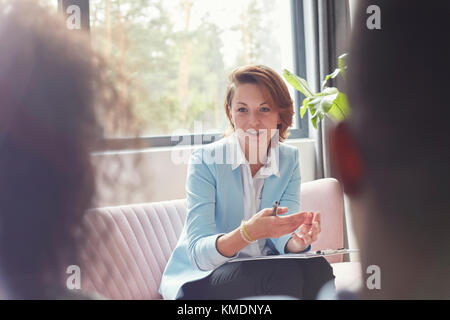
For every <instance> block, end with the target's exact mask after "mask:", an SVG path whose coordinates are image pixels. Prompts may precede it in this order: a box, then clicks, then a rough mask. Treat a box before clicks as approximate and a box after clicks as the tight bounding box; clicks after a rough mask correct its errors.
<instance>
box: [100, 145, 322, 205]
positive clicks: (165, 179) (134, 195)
mask: <svg viewBox="0 0 450 320" xmlns="http://www.w3.org/2000/svg"><path fill="white" fill-rule="evenodd" d="M286 143H287V144H290V145H294V146H296V147H297V148H298V149H299V156H300V157H299V161H300V170H301V176H302V182H307V181H311V180H314V169H315V168H314V166H315V164H314V163H315V162H314V140H312V139H292V140H287V142H286ZM193 149H194V148H193V147H191V146H181V147H171V148H151V149H145V150H142V151H138V152H136V151H121V152H106V153H99V154H94V155H93V157H92V159H93V162H94V165H95V166H96V167H97V174H98V179H97V181H99V183H98V198H97V200H96V203H95V206H97V207H103V206H113V205H121V204H130V203H142V202H153V201H163V200H172V199H180V198H185V197H186V194H185V182H186V175H187V167H188V164H187V160H188V159H189V154H190V153H191V152H192V150H193ZM183 154H184V157H185V158H186V159H187V160H186V161H184V162H183V163H181V164H177V163H175V162H174V161H173V160H172V159H174V158H175V159H176V158H178V157H181V156H183Z"/></svg>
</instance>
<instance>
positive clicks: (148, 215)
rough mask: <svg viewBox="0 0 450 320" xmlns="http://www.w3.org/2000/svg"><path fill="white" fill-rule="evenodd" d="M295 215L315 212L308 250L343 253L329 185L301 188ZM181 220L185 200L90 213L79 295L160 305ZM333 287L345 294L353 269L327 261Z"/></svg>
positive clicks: (338, 213)
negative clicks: (318, 218)
mask: <svg viewBox="0 0 450 320" xmlns="http://www.w3.org/2000/svg"><path fill="white" fill-rule="evenodd" d="M301 199H302V200H301V210H302V211H314V212H321V215H322V232H321V235H320V236H319V239H318V240H317V241H316V242H315V243H314V244H313V246H312V249H313V250H320V249H327V248H331V249H337V248H340V247H343V194H342V190H341V188H340V184H339V183H338V182H337V181H336V180H335V179H321V180H316V181H312V182H307V183H303V184H302V187H301ZM185 218H186V199H180V200H172V201H163V202H154V203H144V204H132V205H124V206H116V207H105V208H97V209H91V210H89V211H88V212H87V214H86V217H85V223H84V225H83V226H84V228H82V233H81V234H80V236H81V238H82V240H83V241H84V245H83V248H82V250H81V253H80V254H81V255H80V257H81V285H82V290H85V291H87V292H96V293H98V294H100V295H102V296H104V297H106V298H109V299H161V296H160V295H159V293H158V288H159V284H160V282H161V277H162V274H163V272H164V268H165V266H166V263H167V261H168V259H169V257H170V255H171V253H172V251H173V249H174V248H175V246H176V243H177V240H178V237H179V235H180V234H181V231H182V228H183V225H184V221H185ZM327 259H328V261H329V262H330V263H331V264H332V266H333V270H334V274H335V276H336V286H337V287H338V289H339V288H349V287H351V286H353V285H354V283H356V281H357V280H356V279H357V275H359V272H357V270H358V266H357V264H355V263H342V256H330V257H327Z"/></svg>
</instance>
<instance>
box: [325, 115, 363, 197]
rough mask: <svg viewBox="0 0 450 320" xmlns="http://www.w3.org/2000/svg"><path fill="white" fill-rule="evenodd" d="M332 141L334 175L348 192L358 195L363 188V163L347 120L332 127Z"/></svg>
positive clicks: (351, 194) (350, 194)
mask: <svg viewBox="0 0 450 320" xmlns="http://www.w3.org/2000/svg"><path fill="white" fill-rule="evenodd" d="M330 142H331V144H330V147H331V150H330V151H331V159H332V161H331V164H332V170H333V175H334V176H336V178H337V179H338V180H339V181H341V183H342V184H343V187H344V191H345V193H346V194H348V195H349V196H355V195H358V194H359V193H360V192H361V189H362V179H363V163H362V158H361V154H360V150H359V149H358V147H357V145H356V142H355V139H354V138H353V136H352V134H351V132H350V130H349V128H348V125H347V124H346V123H345V122H340V123H338V124H337V125H336V127H335V128H333V129H332V132H331V137H330Z"/></svg>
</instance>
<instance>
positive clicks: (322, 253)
mask: <svg viewBox="0 0 450 320" xmlns="http://www.w3.org/2000/svg"><path fill="white" fill-rule="evenodd" d="M357 252H359V250H358V249H344V248H340V249H325V250H318V251H308V252H305V253H286V254H278V255H269V256H255V257H236V258H233V259H231V260H228V261H227V262H226V263H232V262H239V261H251V260H271V259H311V258H316V257H327V256H334V255H338V254H349V253H357Z"/></svg>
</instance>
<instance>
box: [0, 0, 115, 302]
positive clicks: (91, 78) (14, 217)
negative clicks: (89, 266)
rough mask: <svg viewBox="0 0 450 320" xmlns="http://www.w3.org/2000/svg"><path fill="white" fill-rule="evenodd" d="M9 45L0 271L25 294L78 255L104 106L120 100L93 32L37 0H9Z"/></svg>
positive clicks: (1, 73) (54, 279) (3, 70)
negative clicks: (69, 24)
mask: <svg viewBox="0 0 450 320" xmlns="http://www.w3.org/2000/svg"><path fill="white" fill-rule="evenodd" d="M55 14H56V13H55ZM0 44H1V45H0V277H1V278H2V281H3V282H6V283H7V285H8V286H9V287H10V289H11V290H12V291H13V292H14V295H15V297H19V298H39V297H45V288H46V287H47V286H55V285H57V284H58V283H59V284H64V283H65V282H64V277H65V276H67V275H65V270H66V267H67V265H62V263H61V261H69V263H70V262H72V263H73V262H74V261H75V260H74V259H76V253H77V249H76V247H77V246H76V242H75V241H74V237H75V235H74V231H75V230H76V229H77V227H78V226H79V224H80V221H81V219H82V217H83V214H84V212H85V210H86V209H88V208H89V207H90V206H91V205H92V201H93V199H94V195H95V184H94V175H93V167H92V165H91V160H90V152H91V151H92V150H93V147H94V145H96V144H97V143H98V142H99V141H100V139H101V138H102V137H103V128H102V126H101V125H100V123H99V121H98V108H102V107H106V106H107V107H108V108H109V109H103V110H102V111H101V112H103V114H109V113H110V112H113V110H116V109H117V108H116V105H117V104H118V103H117V101H119V99H117V97H118V93H117V92H116V90H115V89H113V88H112V87H111V86H110V85H109V80H108V79H109V76H108V75H107V73H108V72H109V71H108V70H107V69H106V68H105V64H104V63H103V62H102V59H101V58H100V57H99V56H98V55H96V54H95V53H94V52H93V51H92V50H91V49H90V44H89V39H88V38H87V37H86V35H84V34H83V33H80V32H77V33H73V32H70V31H69V30H66V28H65V23H64V21H63V19H62V17H59V16H54V15H52V14H51V13H49V11H48V8H42V7H40V6H37V5H36V4H35V1H9V2H7V4H5V2H3V4H0ZM114 102H115V103H114ZM94 106H95V109H94ZM59 281H61V282H59Z"/></svg>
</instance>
